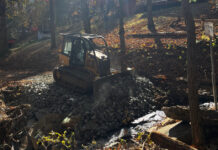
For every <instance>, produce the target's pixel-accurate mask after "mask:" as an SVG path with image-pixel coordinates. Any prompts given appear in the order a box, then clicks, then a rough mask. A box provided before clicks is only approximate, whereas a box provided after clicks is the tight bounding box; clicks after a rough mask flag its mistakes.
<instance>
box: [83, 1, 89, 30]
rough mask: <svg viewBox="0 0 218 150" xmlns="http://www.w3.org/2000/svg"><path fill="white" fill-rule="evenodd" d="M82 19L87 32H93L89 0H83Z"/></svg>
mask: <svg viewBox="0 0 218 150" xmlns="http://www.w3.org/2000/svg"><path fill="white" fill-rule="evenodd" d="M81 10H82V16H81V17H82V21H83V27H84V30H85V32H86V33H91V23H90V14H89V4H88V1H87V0H81Z"/></svg>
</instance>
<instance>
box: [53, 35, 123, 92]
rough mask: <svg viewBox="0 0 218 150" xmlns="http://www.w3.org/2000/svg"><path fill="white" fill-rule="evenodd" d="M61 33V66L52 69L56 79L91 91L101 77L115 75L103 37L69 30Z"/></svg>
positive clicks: (96, 87) (108, 78)
mask: <svg viewBox="0 0 218 150" xmlns="http://www.w3.org/2000/svg"><path fill="white" fill-rule="evenodd" d="M62 36H63V44H62V48H61V49H60V51H59V52H60V54H59V60H60V63H61V66H60V67H58V68H56V69H55V70H54V72H53V77H54V80H55V81H56V82H58V83H62V84H65V83H66V84H68V85H72V87H74V88H75V87H76V88H78V89H80V90H81V89H82V90H83V91H92V90H94V92H95V91H96V90H98V88H100V85H102V83H104V82H105V80H107V81H108V80H110V78H112V77H116V76H117V75H118V74H119V73H117V75H116V74H115V72H113V73H112V72H111V67H110V57H109V53H108V46H107V42H106V41H105V39H104V37H103V36H100V35H95V34H71V33H65V34H62Z"/></svg>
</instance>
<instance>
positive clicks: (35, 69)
mask: <svg viewBox="0 0 218 150" xmlns="http://www.w3.org/2000/svg"><path fill="white" fill-rule="evenodd" d="M199 7H201V9H199ZM193 8H194V12H195V13H196V14H195V16H196V29H197V30H196V33H197V39H198V41H201V40H202V22H201V20H200V16H201V15H205V14H206V13H207V11H208V7H207V5H206V4H199V5H198V6H193ZM195 10H196V11H195ZM197 10H198V11H197ZM178 11H179V9H178V8H172V9H169V10H167V11H166V10H160V11H156V12H154V22H155V25H156V29H157V31H158V32H159V33H168V32H169V33H184V29H185V23H184V20H183V19H182V20H181V21H180V22H178V23H176V20H177V17H178V16H180V15H178V14H179V12H178ZM146 24H147V20H146V17H145V15H144V14H142V13H141V14H136V15H134V16H132V17H129V18H128V19H126V21H125V31H126V33H125V34H126V39H127V40H126V43H127V53H126V63H127V65H128V66H131V67H134V68H135V70H136V73H137V74H138V75H140V76H143V77H147V78H149V79H150V80H151V81H152V82H153V83H154V85H155V87H158V88H161V89H162V90H164V91H165V92H166V93H167V96H168V97H167V99H168V101H165V105H175V104H181V105H187V104H188V101H187V85H186V84H187V83H186V82H187V78H186V66H187V62H186V55H187V49H186V39H185V38H184V37H182V38H159V39H154V38H132V37H129V36H128V35H132V34H148V33H150V31H149V30H148V29H147V26H146ZM104 36H105V38H106V41H107V42H108V44H109V46H110V47H112V49H111V53H113V54H116V53H117V51H118V48H119V36H118V28H115V29H114V30H112V31H111V32H109V33H107V34H105V35H104ZM157 40H159V41H160V42H161V43H162V47H159V46H158V45H157V44H156V43H155V41H157ZM58 45H60V42H58ZM49 47H50V44H49V40H43V41H39V42H35V43H32V44H28V45H26V46H24V47H20V48H19V49H16V50H14V51H13V50H11V53H10V54H9V55H8V56H7V57H6V58H4V59H1V60H0V87H1V88H5V87H8V86H9V87H10V86H13V87H14V86H16V85H17V86H20V85H22V86H23V85H25V86H24V87H27V88H26V89H25V90H27V89H28V88H30V93H34V94H33V95H29V96H32V97H36V95H43V94H44V95H45V96H44V97H40V96H39V97H37V98H34V99H33V100H32V101H31V102H32V103H33V104H34V105H35V106H36V107H35V109H36V110H34V112H35V114H37V116H36V118H37V117H39V116H42V115H43V113H44V110H42V111H41V110H40V111H39V110H37V109H38V108H40V107H41V105H42V104H43V105H45V106H44V108H49V107H50V106H47V105H49V103H48V102H46V101H44V100H40V101H38V99H41V98H46V97H49V95H48V94H45V93H46V92H47V93H50V94H51V95H52V96H51V97H52V98H54V97H57V96H58V95H57V94H59V96H61V97H62V98H63V99H64V98H65V97H64V95H65V96H66V95H67V99H70V98H72V97H71V94H70V92H69V91H66V90H64V89H62V88H58V87H56V86H55V85H54V84H53V79H52V73H51V72H52V70H53V69H54V68H55V67H56V66H58V52H57V50H49ZM58 47H60V46H58ZM198 48H199V52H198V54H197V55H196V59H197V61H198V73H199V74H198V79H197V80H199V83H200V84H199V94H200V95H201V97H200V101H201V102H206V101H212V97H211V95H212V93H211V88H210V86H211V85H210V82H211V80H210V78H211V75H210V73H211V69H210V55H209V45H208V43H207V42H199V43H198ZM215 50H217V47H215ZM215 60H216V61H215V64H216V65H218V53H217V51H216V52H215ZM216 74H217V75H218V70H216ZM217 77H218V76H217ZM44 83H45V84H44ZM30 84H32V86H31V85H30ZM49 88H50V90H49ZM42 89H46V90H45V91H44V92H43V91H41V90H42ZM57 89H58V90H57ZM52 90H53V91H52ZM60 90H61V91H62V92H60V93H58V91H60ZM27 91H28V90H27ZM34 91H37V92H34ZM17 93H18V95H15V97H16V96H17V97H19V96H20V95H21V96H22V94H20V93H19V92H17ZM64 93H67V94H64ZM164 96H165V95H164ZM164 96H163V95H159V97H158V96H157V97H156V100H162V99H165V100H166V97H164ZM13 97H14V96H13ZM73 97H74V98H75V97H76V99H78V97H79V96H78V95H77V94H76V96H75V95H73ZM84 97H85V98H84ZM84 97H82V98H79V99H89V98H90V97H89V96H84ZM87 97H88V98H87ZM21 98H23V97H21ZM62 98H61V99H62ZM50 99H51V98H50ZM61 99H60V100H61ZM55 100H56V101H55V105H52V107H51V108H49V109H50V110H52V111H53V110H57V111H61V112H62V111H63V110H66V108H64V107H69V108H67V110H70V109H71V106H70V105H71V104H70V102H69V106H67V105H64V106H60V104H62V103H61V102H60V101H58V100H57V99H55ZM37 102H38V103H37ZM10 103H11V105H15V104H19V101H14V102H10ZM50 103H53V101H50ZM67 104H68V101H67ZM88 104H89V103H88ZM83 105H85V104H83V103H82V104H80V106H83ZM72 106H74V105H73V104H72ZM85 107H86V105H85ZM56 108H58V109H56ZM37 119H39V118H37Z"/></svg>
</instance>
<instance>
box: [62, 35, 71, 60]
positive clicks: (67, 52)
mask: <svg viewBox="0 0 218 150" xmlns="http://www.w3.org/2000/svg"><path fill="white" fill-rule="evenodd" d="M71 50H72V41H71V40H70V39H67V40H66V41H65V44H64V51H63V53H64V54H65V55H68V56H70V53H71Z"/></svg>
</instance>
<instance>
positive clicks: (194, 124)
mask: <svg viewBox="0 0 218 150" xmlns="http://www.w3.org/2000/svg"><path fill="white" fill-rule="evenodd" d="M182 8H183V15H184V18H185V22H186V30H187V42H188V52H187V54H188V55H187V57H188V68H187V76H188V99H189V106H190V121H191V129H192V142H193V144H194V145H196V146H200V145H202V144H203V141H204V140H203V130H202V125H201V117H200V115H199V111H200V110H199V102H198V95H197V81H196V79H197V78H198V76H197V62H196V59H195V58H196V56H195V55H196V54H197V53H198V52H197V48H196V34H195V22H194V18H193V15H192V12H191V8H190V5H189V0H183V1H182Z"/></svg>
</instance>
